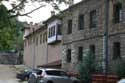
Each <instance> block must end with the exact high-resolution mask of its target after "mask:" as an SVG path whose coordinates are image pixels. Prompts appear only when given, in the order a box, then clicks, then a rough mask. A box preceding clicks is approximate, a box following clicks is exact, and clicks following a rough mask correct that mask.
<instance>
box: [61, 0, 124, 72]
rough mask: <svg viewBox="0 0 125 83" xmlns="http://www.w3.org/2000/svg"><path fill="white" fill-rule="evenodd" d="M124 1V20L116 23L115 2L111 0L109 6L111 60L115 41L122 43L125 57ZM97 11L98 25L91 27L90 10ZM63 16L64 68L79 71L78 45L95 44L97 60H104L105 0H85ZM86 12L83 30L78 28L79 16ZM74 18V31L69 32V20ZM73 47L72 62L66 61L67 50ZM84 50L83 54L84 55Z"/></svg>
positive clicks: (122, 52)
mask: <svg viewBox="0 0 125 83" xmlns="http://www.w3.org/2000/svg"><path fill="white" fill-rule="evenodd" d="M121 1H122V8H123V21H122V22H120V23H117V24H115V23H114V22H113V4H114V3H116V1H114V0H110V8H109V61H111V60H112V56H113V50H112V49H113V43H114V42H120V43H121V55H122V57H125V55H124V54H125V51H124V50H125V28H124V25H125V18H124V16H125V1H124V0H121ZM92 10H96V11H97V27H96V28H94V29H90V12H91V11H92ZM64 13H65V14H64V15H65V16H64V18H63V24H62V25H63V28H62V29H63V30H62V31H63V40H62V42H63V48H62V68H63V69H64V70H66V71H77V68H78V66H77V64H78V63H79V61H78V59H77V57H78V55H77V54H78V46H83V50H84V51H85V50H86V49H89V46H90V45H95V55H96V60H97V62H101V63H102V60H103V34H104V0H85V1H83V2H81V3H78V4H76V5H74V6H72V7H70V8H69V9H67V10H65V11H64ZM80 14H84V18H85V20H84V21H85V26H84V29H83V30H78V16H79V15H80ZM69 19H72V21H73V24H72V26H73V27H72V33H71V34H67V29H68V28H67V27H68V20H69ZM68 48H70V49H72V54H71V57H72V58H71V59H72V60H71V63H67V62H66V50H67V49H68ZM84 51H83V55H84Z"/></svg>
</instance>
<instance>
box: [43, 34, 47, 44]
mask: <svg viewBox="0 0 125 83" xmlns="http://www.w3.org/2000/svg"><path fill="white" fill-rule="evenodd" d="M46 41H47V32H44V33H43V43H44V42H46Z"/></svg>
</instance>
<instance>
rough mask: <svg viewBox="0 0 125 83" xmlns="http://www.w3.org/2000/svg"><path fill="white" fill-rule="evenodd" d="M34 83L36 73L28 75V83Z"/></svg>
mask: <svg viewBox="0 0 125 83" xmlns="http://www.w3.org/2000/svg"><path fill="white" fill-rule="evenodd" d="M36 81H37V74H36V73H32V74H31V75H30V78H29V80H28V83H36Z"/></svg>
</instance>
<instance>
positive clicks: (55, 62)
mask: <svg viewBox="0 0 125 83" xmlns="http://www.w3.org/2000/svg"><path fill="white" fill-rule="evenodd" d="M54 66H61V60H57V61H53V62H51V63H47V64H44V65H39V66H38V67H54Z"/></svg>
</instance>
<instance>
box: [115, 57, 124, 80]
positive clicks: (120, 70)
mask: <svg viewBox="0 0 125 83" xmlns="http://www.w3.org/2000/svg"><path fill="white" fill-rule="evenodd" d="M113 64H114V70H115V72H116V74H117V75H118V76H119V77H120V78H125V60H123V59H120V58H119V59H116V60H114V61H113Z"/></svg>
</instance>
